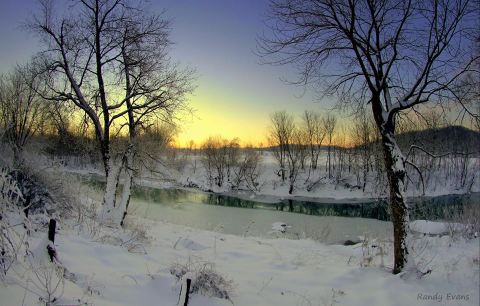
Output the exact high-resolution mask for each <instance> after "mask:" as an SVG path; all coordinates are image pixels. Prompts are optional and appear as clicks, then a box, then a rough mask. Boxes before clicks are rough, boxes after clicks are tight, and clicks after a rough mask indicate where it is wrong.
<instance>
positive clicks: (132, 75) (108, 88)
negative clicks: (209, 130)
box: [30, 0, 192, 214]
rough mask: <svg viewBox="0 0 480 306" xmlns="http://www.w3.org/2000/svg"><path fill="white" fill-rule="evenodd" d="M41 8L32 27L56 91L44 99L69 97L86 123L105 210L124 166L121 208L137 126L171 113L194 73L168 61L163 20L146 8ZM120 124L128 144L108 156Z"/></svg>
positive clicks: (111, 1) (103, 4) (114, 1)
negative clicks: (102, 180)
mask: <svg viewBox="0 0 480 306" xmlns="http://www.w3.org/2000/svg"><path fill="white" fill-rule="evenodd" d="M41 8H42V12H41V14H40V15H39V16H36V17H35V18H34V19H33V20H32V22H31V25H30V28H31V29H32V30H33V31H35V32H36V33H38V34H39V35H40V37H41V38H42V42H43V44H44V46H45V50H44V52H43V53H42V56H43V58H44V59H45V63H46V71H48V73H49V76H50V90H51V91H52V92H53V95H51V96H50V97H49V98H50V99H52V100H56V101H65V102H71V103H73V104H74V105H75V106H77V107H78V108H79V109H80V110H82V111H83V112H84V113H85V114H86V116H87V117H88V118H89V120H90V121H91V123H92V125H93V127H94V130H95V135H96V138H97V140H98V143H99V150H100V152H101V155H102V160H103V166H104V170H105V176H106V179H107V184H106V192H105V196H104V205H105V206H104V207H105V211H106V213H108V214H110V213H111V212H112V211H113V208H114V207H115V206H116V203H115V198H116V197H115V194H116V192H117V188H118V178H119V175H120V172H121V165H126V167H127V168H126V169H127V172H126V173H127V179H128V181H127V183H126V184H125V185H124V186H126V187H127V188H125V189H124V196H123V200H122V203H121V205H122V206H123V210H124V211H125V207H126V206H127V205H128V198H129V194H130V193H129V184H130V183H129V182H131V173H130V171H131V169H132V164H133V159H134V158H135V138H136V134H137V132H138V130H137V127H139V126H142V125H143V124H145V123H146V122H147V121H148V119H150V118H152V116H159V117H162V118H167V119H171V118H172V116H173V114H174V113H175V111H177V110H178V108H179V107H181V106H183V105H184V102H185V100H184V98H185V95H186V94H187V93H188V92H190V91H191V89H192V88H191V86H190V84H191V83H190V81H191V73H190V72H191V71H190V70H188V69H187V70H182V69H179V68H178V66H176V65H173V64H172V63H171V61H170V59H169V58H168V56H167V50H168V48H167V47H168V46H169V45H170V41H169V40H168V33H169V30H168V29H169V28H168V22H165V21H164V20H163V19H162V18H161V16H160V15H156V14H148V13H147V9H146V8H145V7H144V6H143V5H142V3H141V2H139V1H128V0H78V1H73V2H72V6H71V11H72V12H74V13H73V14H71V15H70V16H55V15H54V11H53V6H52V3H51V1H49V0H42V1H41ZM125 119H126V120H125ZM125 121H126V122H127V123H126V124H124V122H125ZM125 125H126V126H128V129H129V135H130V143H129V145H128V146H127V148H126V149H125V152H120V154H119V158H118V159H119V160H121V161H122V162H119V161H118V160H117V159H116V158H115V156H112V151H111V139H112V137H113V134H112V131H113V130H114V129H117V132H118V129H121V128H122V127H123V126H125Z"/></svg>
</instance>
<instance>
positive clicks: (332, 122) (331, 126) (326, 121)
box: [322, 114, 337, 178]
mask: <svg viewBox="0 0 480 306" xmlns="http://www.w3.org/2000/svg"><path fill="white" fill-rule="evenodd" d="M322 123H323V129H324V131H325V134H326V136H327V139H328V147H327V172H328V178H332V163H331V161H332V139H333V134H334V132H335V126H336V125H337V118H336V117H335V116H333V115H332V114H329V115H327V116H326V117H324V118H323V120H322Z"/></svg>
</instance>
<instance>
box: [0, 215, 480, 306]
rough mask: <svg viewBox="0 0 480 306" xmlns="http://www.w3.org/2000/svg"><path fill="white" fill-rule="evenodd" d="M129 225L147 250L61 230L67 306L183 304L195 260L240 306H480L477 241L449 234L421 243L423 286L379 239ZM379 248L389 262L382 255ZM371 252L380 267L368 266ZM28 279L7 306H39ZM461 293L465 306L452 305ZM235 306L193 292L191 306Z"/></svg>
mask: <svg viewBox="0 0 480 306" xmlns="http://www.w3.org/2000/svg"><path fill="white" fill-rule="evenodd" d="M128 221H129V223H130V224H133V223H139V224H142V225H144V226H145V227H146V228H148V232H147V233H148V235H149V237H150V240H149V241H147V242H145V243H144V249H145V251H146V252H133V253H132V252H129V251H128V250H127V248H125V247H122V246H120V245H110V244H106V243H102V241H107V239H100V238H99V237H97V238H95V239H94V238H91V237H88V236H86V235H84V234H81V233H79V232H78V231H76V230H74V229H71V228H70V229H69V228H68V227H63V229H62V230H59V232H58V234H57V237H56V249H57V252H58V255H59V259H60V260H61V262H62V263H63V264H64V266H65V267H66V268H67V269H68V270H69V271H70V272H71V273H74V274H75V276H76V278H77V281H76V283H72V282H70V281H65V287H64V289H63V294H62V295H61V298H60V299H59V304H62V303H63V304H72V305H79V304H80V303H79V302H78V301H81V302H82V303H87V304H88V305H106V306H113V305H130V306H134V305H138V306H140V305H172V306H173V305H177V302H178V300H179V294H180V287H181V286H182V283H181V282H179V281H177V280H176V278H175V277H174V276H172V275H171V274H170V272H169V268H170V267H171V266H172V264H175V263H180V264H185V263H189V262H191V263H206V262H208V263H212V264H213V265H214V267H215V269H216V270H217V272H218V273H220V274H221V275H223V277H225V278H226V279H228V280H232V281H233V283H234V292H233V295H232V302H233V304H234V305H239V306H242V305H246V306H249V305H277V306H281V305H288V306H290V305H372V306H374V305H379V306H388V305H399V306H400V305H439V303H438V301H436V300H432V299H430V300H428V299H427V298H428V297H430V296H434V295H435V294H437V299H438V297H439V296H441V297H442V299H443V304H440V305H478V302H479V295H478V286H479V279H478V275H479V267H478V261H479V257H478V254H479V240H478V238H477V239H473V240H469V241H465V240H457V241H452V240H451V238H450V237H448V236H444V237H429V236H425V237H421V239H419V240H417V241H416V246H418V248H417V249H418V250H422V251H421V252H420V253H417V254H415V256H416V262H417V263H419V265H420V268H421V269H423V270H426V269H432V272H431V273H430V274H429V275H426V276H425V277H424V278H422V279H416V278H413V279H408V280H405V279H403V278H402V277H400V276H399V275H392V274H391V272H390V268H391V266H392V257H393V256H392V249H391V243H390V242H389V241H378V240H375V239H373V238H372V239H370V240H366V241H364V243H363V244H362V245H365V247H362V245H359V244H357V245H354V246H342V245H325V244H321V243H318V242H316V241H313V240H305V239H303V240H292V239H283V238H279V239H263V238H256V237H240V236H235V235H227V234H222V233H218V232H211V231H204V230H198V229H192V228H190V227H187V226H180V225H174V224H170V223H166V222H158V221H150V220H145V219H140V218H137V217H129V219H128ZM417 223H418V224H422V223H424V222H417ZM427 224H428V223H427ZM282 225H286V224H285V223H282V222H278V223H274V224H272V226H280V227H281V228H283V227H285V226H282ZM414 225H415V224H414ZM429 226H430V225H429ZM45 235H46V233H45V232H37V233H35V234H34V240H35V241H34V242H36V244H38V245H41V244H42V241H43V240H44V237H45ZM115 235H116V236H118V237H119V239H125V237H124V235H126V232H124V231H123V230H119V229H109V228H103V229H102V231H101V234H100V237H102V236H103V237H106V236H115ZM365 238H367V239H368V237H365ZM32 244H33V243H32ZM380 247H382V250H384V251H385V253H386V255H385V256H381V255H379V254H380V253H379V252H378V250H380ZM366 253H368V254H369V256H372V260H369V261H368V264H367V265H364V266H363V267H361V263H364V262H365V261H364V257H365V256H366ZM382 262H384V267H383V265H382V264H381V263H382ZM20 281H21V275H16V274H12V275H11V276H9V277H8V278H7V282H6V284H3V285H2V286H0V305H2V306H10V305H22V301H23V299H25V302H24V303H23V304H24V305H37V304H38V297H37V296H35V295H34V294H32V293H29V292H28V291H26V290H25V289H23V288H21V287H20V286H18V285H15V284H17V283H19V282H20ZM57 293H58V294H60V291H59V292H57ZM24 295H25V297H24ZM453 295H455V296H457V295H460V296H461V297H463V300H461V301H452V300H451V298H452V296H453ZM424 297H425V299H427V300H424V299H423V298H424ZM447 299H450V300H447ZM466 299H467V300H466ZM231 304H232V303H231V302H230V301H228V300H225V299H219V298H215V297H209V296H203V295H200V294H193V295H191V302H190V304H189V305H192V306H215V305H231Z"/></svg>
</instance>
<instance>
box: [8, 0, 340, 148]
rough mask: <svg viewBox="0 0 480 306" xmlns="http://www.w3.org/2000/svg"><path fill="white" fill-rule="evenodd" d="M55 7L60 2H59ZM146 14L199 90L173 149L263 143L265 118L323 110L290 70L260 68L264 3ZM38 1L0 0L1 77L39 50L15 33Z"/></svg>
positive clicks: (176, 7)
mask: <svg viewBox="0 0 480 306" xmlns="http://www.w3.org/2000/svg"><path fill="white" fill-rule="evenodd" d="M57 2H58V3H61V2H62V1H60V0H57ZM150 7H151V8H152V10H155V11H158V12H161V11H162V9H166V14H165V16H166V17H168V18H170V19H171V20H172V35H171V38H172V40H173V41H174V43H175V45H174V46H173V49H172V51H171V55H172V57H173V58H175V59H176V60H178V61H179V62H180V63H182V64H185V65H190V66H192V67H194V68H196V70H197V74H198V80H197V86H198V87H197V89H196V91H195V94H194V96H192V97H191V99H190V106H191V107H192V108H193V109H194V110H195V112H194V114H193V116H188V117H186V118H185V119H184V121H183V124H182V132H181V133H180V135H179V137H178V141H177V144H178V145H180V146H182V145H185V143H187V142H188V141H189V140H191V139H193V140H194V141H195V142H196V143H200V142H202V141H203V140H204V139H205V138H207V137H208V136H211V135H212V136H214V135H220V136H223V137H227V138H233V137H239V138H240V139H241V140H242V142H243V143H244V144H247V143H251V144H253V145H258V144H259V143H260V142H263V143H265V142H266V140H265V135H266V128H267V126H268V124H269V115H270V113H272V112H274V111H277V110H286V111H288V112H290V113H292V114H295V115H300V114H301V113H302V112H303V111H304V110H305V109H312V110H318V111H327V110H328V109H329V108H330V107H331V106H332V105H331V104H329V103H328V101H322V103H318V102H315V101H316V99H315V94H314V93H313V92H311V91H307V92H306V93H305V94H304V89H303V88H301V87H296V86H292V85H288V84H286V83H285V82H284V81H282V79H290V80H292V79H293V78H294V77H295V75H296V74H295V71H294V70H293V68H292V67H276V66H271V65H261V64H260V63H259V62H260V59H259V57H258V56H257V55H256V54H255V50H256V39H257V37H258V36H259V35H261V34H262V31H265V30H266V27H265V25H264V23H263V22H264V20H265V17H266V15H267V13H268V1H267V0H255V1H238V0H158V1H151V2H150ZM37 9H38V5H37V2H36V0H16V1H12V0H2V4H1V9H0V38H1V41H2V45H1V47H0V72H5V71H8V70H9V69H10V68H11V67H12V66H13V65H15V63H22V62H25V61H26V60H28V59H29V58H30V57H31V56H32V55H33V54H34V53H35V52H37V51H38V50H40V44H39V43H38V40H37V38H36V37H34V36H33V35H31V34H30V33H27V32H25V31H24V30H22V28H21V24H22V22H24V21H25V20H26V19H27V18H29V16H31V15H32V14H33V13H34V12H35V11H37Z"/></svg>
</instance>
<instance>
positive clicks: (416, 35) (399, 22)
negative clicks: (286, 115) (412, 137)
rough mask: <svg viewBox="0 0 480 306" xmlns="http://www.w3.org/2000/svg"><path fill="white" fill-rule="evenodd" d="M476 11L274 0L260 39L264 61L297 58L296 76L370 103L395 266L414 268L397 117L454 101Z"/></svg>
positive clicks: (468, 60) (469, 67)
mask: <svg viewBox="0 0 480 306" xmlns="http://www.w3.org/2000/svg"><path fill="white" fill-rule="evenodd" d="M478 11H479V5H478V1H470V0H427V1H419V0H273V1H272V2H271V12H272V14H271V15H272V16H271V22H270V23H269V25H270V27H271V29H272V35H269V34H266V35H265V36H264V37H263V39H262V40H261V42H260V47H261V51H262V52H263V54H264V55H266V56H267V57H266V59H267V61H268V62H271V63H277V64H292V63H293V64H296V66H297V67H300V71H299V76H300V77H299V79H298V80H297V81H298V83H303V84H307V83H310V84H311V83H316V84H317V85H320V86H322V89H323V90H324V92H325V93H326V94H335V95H337V96H338V97H339V103H341V104H342V105H348V106H352V107H354V108H355V109H356V108H357V107H358V105H361V106H363V105H365V104H368V105H369V107H370V108H371V110H372V113H373V117H374V119H375V123H376V128H377V129H378V131H379V133H380V135H381V142H382V147H383V156H384V163H385V169H386V171H387V176H388V182H389V192H390V206H391V212H392V221H393V226H394V267H393V273H399V272H401V271H402V270H404V269H405V268H406V267H411V268H412V269H413V260H410V259H409V257H410V256H409V250H408V249H409V241H408V240H409V239H407V238H408V237H407V233H408V231H407V230H408V222H409V218H408V207H407V203H406V201H405V196H404V186H405V179H406V171H405V163H406V160H405V157H404V155H403V154H402V151H401V150H400V148H399V146H398V145H397V143H396V140H395V119H396V117H397V116H398V114H399V113H401V112H402V111H403V110H408V109H412V108H416V106H418V105H420V104H424V103H429V102H430V103H434V102H445V103H448V102H447V101H455V99H456V97H455V95H454V93H453V92H452V86H453V85H454V84H455V83H456V81H457V80H458V79H459V78H460V77H462V76H463V75H465V74H466V73H474V74H476V75H477V76H478V67H474V66H473V63H474V62H475V60H476V59H478V55H475V54H474V53H473V51H472V50H474V49H475V48H474V46H473V44H475V42H474V40H475V39H477V38H478V28H477V25H478V24H477V20H478V17H479V13H478ZM477 80H478V78H477ZM409 262H410V263H411V264H412V265H408V263H409ZM409 270H410V269H409Z"/></svg>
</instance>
